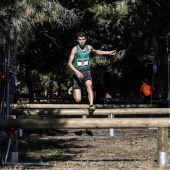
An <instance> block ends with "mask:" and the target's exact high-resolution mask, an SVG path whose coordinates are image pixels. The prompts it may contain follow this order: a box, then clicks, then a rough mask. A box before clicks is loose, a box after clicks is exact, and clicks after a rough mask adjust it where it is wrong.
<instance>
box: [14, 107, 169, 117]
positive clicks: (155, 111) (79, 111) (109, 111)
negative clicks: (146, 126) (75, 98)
mask: <svg viewBox="0 0 170 170" xmlns="http://www.w3.org/2000/svg"><path fill="white" fill-rule="evenodd" d="M12 114H13V115H27V116H31V115H32V116H38V115H53V116H57V115H88V114H89V112H88V109H55V108H44V109H14V110H13V111H12ZM110 114H113V115H127V114H140V115H147V114H170V108H126V109H125V108H121V109H119V108H118V109H96V110H95V112H94V114H93V115H110Z"/></svg>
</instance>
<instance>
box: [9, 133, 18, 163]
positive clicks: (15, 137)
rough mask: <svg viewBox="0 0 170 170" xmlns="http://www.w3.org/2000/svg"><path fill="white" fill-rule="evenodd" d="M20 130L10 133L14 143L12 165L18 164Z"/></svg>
mask: <svg viewBox="0 0 170 170" xmlns="http://www.w3.org/2000/svg"><path fill="white" fill-rule="evenodd" d="M17 132H18V130H16V131H12V132H11V133H10V138H11V141H12V145H11V152H10V160H9V162H11V163H16V162H18V133H17Z"/></svg>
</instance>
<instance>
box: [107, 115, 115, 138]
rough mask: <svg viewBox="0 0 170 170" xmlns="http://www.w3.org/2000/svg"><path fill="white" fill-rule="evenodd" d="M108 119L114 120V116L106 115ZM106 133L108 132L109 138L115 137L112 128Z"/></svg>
mask: <svg viewBox="0 0 170 170" xmlns="http://www.w3.org/2000/svg"><path fill="white" fill-rule="evenodd" d="M108 118H110V119H112V118H114V115H113V114H110V115H108ZM108 132H109V136H112V137H113V136H114V135H115V134H114V128H109V130H108Z"/></svg>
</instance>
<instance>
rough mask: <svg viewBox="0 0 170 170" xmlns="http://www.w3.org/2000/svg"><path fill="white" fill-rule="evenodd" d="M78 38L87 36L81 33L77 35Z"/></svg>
mask: <svg viewBox="0 0 170 170" xmlns="http://www.w3.org/2000/svg"><path fill="white" fill-rule="evenodd" d="M78 37H86V34H85V33H84V32H79V33H78V34H77V38H78Z"/></svg>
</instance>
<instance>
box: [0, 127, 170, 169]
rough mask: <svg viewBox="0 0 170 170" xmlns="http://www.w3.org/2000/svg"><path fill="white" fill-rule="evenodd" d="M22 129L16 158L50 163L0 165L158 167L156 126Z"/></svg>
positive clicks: (28, 167) (21, 166)
mask: <svg viewBox="0 0 170 170" xmlns="http://www.w3.org/2000/svg"><path fill="white" fill-rule="evenodd" d="M91 131H92V132H93V136H90V135H88V134H86V133H85V131H84V133H83V134H82V135H81V133H80V130H58V131H56V130H54V131H52V130H44V131H43V130H41V131H40V130H36V131H24V136H23V137H22V138H21V139H20V140H19V159H20V162H48V163H50V165H51V166H47V167H43V166H39V167H37V166H25V165H17V166H16V165H13V166H1V169H10V168H11V169H15V168H17V169H50V170H53V169H56V170H60V169H61V170H80V169H84V170H85V169H88V170H105V169H108V170H127V169H128V170H136V169H137V170H144V169H147V170H161V169H170V165H168V166H166V167H159V166H158V165H157V164H156V152H157V130H155V129H151V130H150V129H115V137H109V136H108V130H107V129H105V130H102V129H99V130H94V129H93V130H91Z"/></svg>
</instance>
